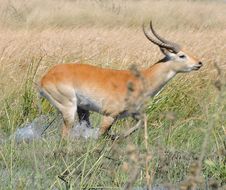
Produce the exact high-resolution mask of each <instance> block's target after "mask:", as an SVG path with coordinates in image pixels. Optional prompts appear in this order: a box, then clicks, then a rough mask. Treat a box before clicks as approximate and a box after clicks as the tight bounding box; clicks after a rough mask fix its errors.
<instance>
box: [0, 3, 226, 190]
mask: <svg viewBox="0 0 226 190" xmlns="http://www.w3.org/2000/svg"><path fill="white" fill-rule="evenodd" d="M225 10H226V3H225V1H223V0H222V1H221V0H218V1H210V0H202V1H201V0H200V1H198V0H197V1H195V0H193V1H192V0H190V1H186V0H180V1H179V0H178V1H176V0H160V1H157V0H149V1H148V0H140V1H138V0H46V1H42V0H23V1H20V0H0V142H1V143H0V189H3V190H5V189H18V190H19V189H131V188H134V189H135V187H145V186H146V185H147V183H150V184H152V185H156V184H161V185H168V187H169V188H171V189H176V187H177V188H178V189H195V188H196V187H197V188H199V189H208V188H207V186H210V188H212V189H214V188H215V189H217V188H219V189H224V188H225V183H226V159H225V157H226V149H225V147H226V141H225V140H226V139H225V138H226V136H225V135H226V76H225V71H226V43H225V42H226V24H225V23H226V12H225ZM150 19H152V20H153V24H154V25H155V28H156V30H157V31H159V33H160V34H162V35H163V36H167V38H169V39H171V40H173V41H176V42H178V43H180V44H182V45H183V46H184V47H186V49H187V50H188V51H190V52H192V53H193V54H194V55H195V56H197V57H198V58H200V59H201V60H202V62H203V63H204V67H202V69H200V70H199V71H197V72H192V73H189V74H179V75H177V76H176V77H175V78H174V79H173V80H172V81H170V83H169V84H168V85H167V86H166V88H164V90H163V91H162V92H161V93H160V94H159V95H158V96H156V97H155V98H153V99H149V100H148V101H147V103H146V106H145V108H144V109H145V110H144V113H145V114H144V116H145V117H144V124H145V125H147V131H146V130H144V128H141V129H139V130H138V131H137V132H135V133H133V134H132V135H131V136H129V137H128V138H126V139H124V140H120V141H116V142H113V141H111V140H110V139H108V138H107V137H106V138H105V137H103V138H100V139H98V140H94V139H88V140H85V139H77V140H74V141H69V142H67V143H65V142H64V141H62V140H61V138H60V128H59V127H50V128H49V129H48V130H47V131H46V133H45V135H44V137H43V139H42V140H36V141H33V142H30V143H19V144H17V143H15V141H14V139H13V138H9V137H10V136H11V135H12V134H13V133H14V132H15V130H16V129H17V128H20V127H21V126H22V124H24V123H26V122H32V121H33V120H34V119H35V118H37V117H39V104H40V101H39V98H38V92H37V85H36V84H37V83H38V82H39V80H40V78H41V76H42V75H43V74H44V73H45V72H46V71H47V70H48V68H50V67H51V66H52V65H55V64H60V63H66V62H81V63H88V64H93V65H98V66H101V67H109V68H116V69H128V68H130V66H131V65H133V64H136V66H137V68H143V67H148V66H149V65H151V64H153V63H154V62H156V61H158V60H159V59H160V58H162V55H161V52H160V51H159V49H158V48H157V47H156V46H154V45H152V44H150V42H149V41H148V40H147V39H146V38H145V37H144V35H143V32H142V29H141V26H142V23H143V22H146V23H148V21H149V20H150ZM41 106H42V111H43V113H44V114H46V115H48V117H49V118H54V117H56V115H58V113H57V111H56V110H55V109H54V108H53V107H52V106H51V105H50V104H49V103H48V102H47V101H45V100H42V101H41ZM100 120H101V118H100V116H99V115H98V114H92V122H93V123H94V126H95V127H98V124H99V122H100ZM55 123H56V125H57V126H60V124H61V123H62V121H61V116H60V115H58V118H57V121H55ZM134 124H135V123H134V121H132V120H131V119H129V118H127V119H124V120H122V121H119V122H117V123H116V124H115V125H114V126H113V128H112V131H113V133H122V132H123V131H126V130H128V129H129V128H130V127H132V126H134ZM144 132H146V135H145V134H144ZM147 137H148V138H147Z"/></svg>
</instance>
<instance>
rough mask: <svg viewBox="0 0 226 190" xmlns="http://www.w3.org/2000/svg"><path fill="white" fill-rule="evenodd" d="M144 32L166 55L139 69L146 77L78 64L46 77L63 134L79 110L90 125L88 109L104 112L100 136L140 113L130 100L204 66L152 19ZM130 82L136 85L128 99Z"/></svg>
mask: <svg viewBox="0 0 226 190" xmlns="http://www.w3.org/2000/svg"><path fill="white" fill-rule="evenodd" d="M143 32H144V34H145V36H146V37H147V39H148V40H150V41H151V42H152V43H153V44H155V45H157V46H158V47H159V48H160V50H161V52H162V53H163V54H164V58H163V59H161V60H159V61H158V62H157V63H155V64H154V65H151V66H150V67H149V68H147V69H144V70H140V71H139V72H140V76H141V77H142V79H143V80H141V77H137V76H136V75H135V74H134V73H133V72H132V71H130V70H113V69H107V68H100V67H96V66H92V65H87V64H78V63H68V64H59V65H56V66H54V67H52V68H51V69H50V70H49V71H48V72H47V74H45V75H44V76H43V78H42V79H41V89H40V93H41V95H43V96H44V97H46V98H47V99H48V100H49V101H50V102H51V103H52V104H53V105H54V106H55V107H56V108H57V109H58V110H59V111H60V113H61V114H62V116H63V120H64V126H63V129H62V136H63V137H65V136H67V135H68V134H69V129H70V128H71V127H72V126H73V124H74V120H75V116H76V113H77V114H78V119H79V122H84V121H85V122H86V124H87V126H90V121H89V111H94V112H98V113H100V114H102V115H103V121H102V124H101V126H100V129H99V135H102V134H105V133H106V132H107V131H108V130H109V129H110V127H111V126H112V124H113V123H114V122H115V121H116V120H117V119H119V118H122V117H124V116H135V115H136V114H137V113H138V110H137V109H132V110H131V109H130V108H129V107H128V102H127V100H128V99H129V101H130V102H133V103H135V102H137V101H138V100H139V98H140V97H141V96H142V97H143V98H142V99H145V97H149V96H154V95H156V94H157V93H158V92H159V91H160V90H161V89H162V87H163V86H164V85H165V84H166V83H167V82H168V81H169V80H170V79H172V78H173V77H174V76H175V75H176V74H177V73H185V72H190V71H193V70H198V69H199V68H200V67H201V66H202V62H200V61H199V60H198V59H196V58H195V57H194V56H192V55H190V54H188V53H187V52H186V51H185V50H184V49H183V48H181V46H179V45H178V44H176V43H173V42H170V41H168V40H165V39H164V38H162V37H160V36H159V35H158V34H157V33H156V32H155V30H154V29H153V27H152V22H150V31H147V30H146V29H145V27H144V25H143ZM150 32H152V34H153V36H155V38H154V37H153V36H151V33H150ZM144 81H145V86H144ZM128 84H132V86H133V90H132V91H131V92H130V93H129V96H130V97H129V98H128V97H127V96H128ZM141 94H142V95H141ZM141 104H142V101H138V102H137V104H136V105H137V108H139V107H140V105H141Z"/></svg>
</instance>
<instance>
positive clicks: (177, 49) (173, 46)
mask: <svg viewBox="0 0 226 190" xmlns="http://www.w3.org/2000/svg"><path fill="white" fill-rule="evenodd" d="M150 29H151V31H152V33H153V34H154V36H155V37H156V38H158V39H159V40H160V41H161V42H163V43H165V44H169V45H171V46H172V50H173V51H175V52H176V53H178V52H179V51H180V49H181V48H180V45H179V44H177V43H174V42H171V41H168V40H166V39H164V38H163V37H161V36H159V35H158V34H157V33H156V31H155V30H154V28H153V25H152V21H150Z"/></svg>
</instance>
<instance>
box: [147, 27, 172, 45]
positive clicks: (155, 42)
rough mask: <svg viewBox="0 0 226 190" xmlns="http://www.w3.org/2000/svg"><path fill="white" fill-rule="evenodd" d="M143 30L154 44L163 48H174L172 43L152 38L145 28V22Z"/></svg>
mask: <svg viewBox="0 0 226 190" xmlns="http://www.w3.org/2000/svg"><path fill="white" fill-rule="evenodd" d="M143 32H144V35H145V36H146V37H147V39H149V40H150V41H151V42H152V43H153V44H155V45H157V46H159V47H161V48H167V49H172V48H173V47H172V45H170V44H165V43H163V42H159V41H157V40H155V39H154V38H152V37H151V36H150V35H149V34H148V32H147V31H146V30H145V26H144V24H143Z"/></svg>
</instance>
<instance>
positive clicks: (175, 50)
mask: <svg viewBox="0 0 226 190" xmlns="http://www.w3.org/2000/svg"><path fill="white" fill-rule="evenodd" d="M143 32H144V34H145V36H146V37H147V39H148V40H150V41H151V42H152V43H154V44H155V45H157V46H159V48H160V50H161V52H162V53H163V54H164V55H165V57H164V58H163V59H161V60H160V61H158V62H157V63H159V62H169V64H170V65H171V66H172V69H173V71H175V72H176V73H179V72H190V71H193V70H199V69H200V68H201V67H202V62H201V61H199V60H198V59H197V58H195V57H194V56H192V55H189V54H188V53H187V52H186V51H185V50H184V49H183V48H182V47H181V46H180V45H179V44H176V43H174V42H171V41H168V40H166V39H164V38H163V37H161V36H159V34H157V33H156V31H155V30H154V28H153V26H152V21H151V22H150V32H152V34H153V35H154V36H155V37H156V39H155V38H153V37H152V36H151V35H150V32H149V31H147V30H146V29H145V27H144V25H143Z"/></svg>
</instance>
